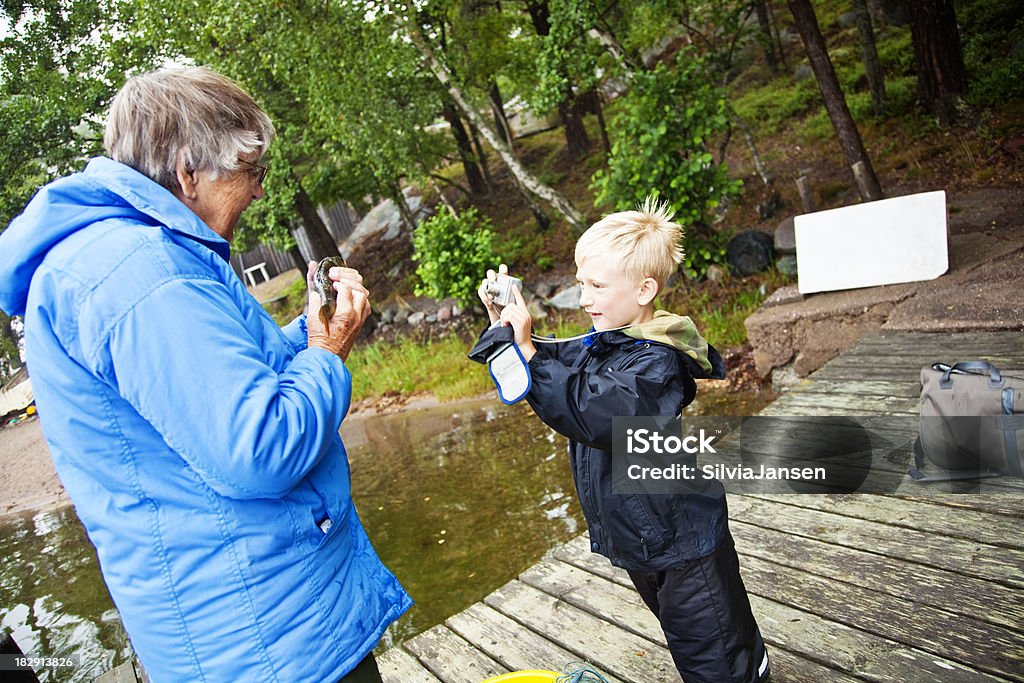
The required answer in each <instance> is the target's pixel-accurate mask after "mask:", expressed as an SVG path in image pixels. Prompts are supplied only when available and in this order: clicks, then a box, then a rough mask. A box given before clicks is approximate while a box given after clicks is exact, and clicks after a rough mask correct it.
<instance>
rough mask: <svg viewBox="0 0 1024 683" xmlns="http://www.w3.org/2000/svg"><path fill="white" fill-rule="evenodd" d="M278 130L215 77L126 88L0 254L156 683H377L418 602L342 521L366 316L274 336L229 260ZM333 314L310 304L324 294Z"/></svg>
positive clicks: (38, 380) (340, 309)
mask: <svg viewBox="0 0 1024 683" xmlns="http://www.w3.org/2000/svg"><path fill="white" fill-rule="evenodd" d="M272 136H273V126H272V125H271V123H270V120H269V118H268V117H267V115H266V114H265V113H263V111H261V110H260V108H259V107H258V106H257V105H256V103H255V102H254V101H253V100H252V98H251V97H249V96H248V95H247V94H246V93H245V92H243V91H242V90H240V89H239V88H238V86H236V85H235V84H234V83H232V82H231V81H230V80H228V79H227V78H225V77H223V76H221V75H218V74H216V73H214V72H212V71H210V70H208V69H204V68H192V69H185V70H166V71H159V72H155V73H150V74H146V75H142V76H139V77H136V78H133V79H131V80H129V81H128V82H127V83H126V84H125V86H124V88H123V89H122V90H121V92H120V93H118V95H117V97H116V98H115V99H114V102H113V104H112V105H111V111H110V117H109V120H108V123H107V130H106V135H105V137H104V145H105V148H106V151H107V153H108V154H109V158H106V157H98V158H95V159H92V160H91V161H90V162H89V164H88V166H87V167H86V168H85V170H84V171H83V172H82V173H76V174H73V175H71V176H68V177H65V178H62V179H60V180H57V181H55V182H53V183H51V184H50V185H47V186H46V187H44V188H43V189H42V190H41V191H40V192H39V193H38V194H37V195H36V196H35V198H34V199H33V200H32V201H31V203H30V204H29V205H28V207H27V208H26V210H25V212H24V213H23V214H22V215H21V216H19V217H18V218H17V219H15V220H14V221H13V222H12V223H11V225H10V227H9V228H8V229H7V230H6V231H5V232H4V233H3V234H2V235H0V307H2V308H3V310H4V311H6V312H7V313H8V314H13V315H24V316H25V351H26V354H27V361H28V366H29V368H30V371H31V373H32V383H33V388H34V390H35V394H36V400H37V404H38V407H39V415H40V419H41V421H42V426H43V430H44V433H45V435H46V439H47V443H48V444H49V447H50V452H51V454H52V456H53V460H54V463H55V465H56V467H57V471H58V473H59V474H60V478H61V480H62V482H63V483H64V486H65V488H66V489H67V491H68V493H69V494H70V496H71V499H72V500H73V501H74V504H75V507H76V509H77V511H78V515H79V517H80V518H81V520H82V522H83V523H84V525H85V527H86V529H87V530H88V533H89V538H90V539H91V540H92V542H93V544H94V545H95V546H96V551H97V554H98V556H99V561H100V566H101V567H102V570H103V576H104V578H105V580H106V583H107V586H108V588H109V589H110V593H111V595H112V597H113V599H114V602H115V603H116V604H117V607H118V610H119V611H120V613H121V617H122V619H123V621H124V625H125V628H126V630H127V631H128V633H129V635H130V637H131V640H132V644H133V646H134V647H135V650H136V652H137V653H138V656H139V658H140V659H141V661H142V664H143V666H144V667H145V668H146V671H147V672H148V673H149V675H150V678H151V679H152V680H154V681H173V682H175V683H177V682H180V681H289V682H291V681H318V682H319V681H337V680H339V679H344V680H345V681H357V680H358V681H363V680H379V674H378V673H377V667H376V664H375V663H374V661H373V657H372V654H370V653H371V650H372V649H373V647H374V646H375V645H376V644H377V642H378V640H379V638H380V637H381V634H382V633H383V632H384V630H385V629H386V628H387V626H388V625H389V624H390V623H391V622H392V621H394V620H395V619H396V618H398V616H399V615H401V614H402V613H403V612H404V611H405V610H406V609H408V608H409V606H410V604H411V600H410V599H409V597H408V595H406V593H405V591H404V590H403V589H402V587H401V586H400V585H399V583H398V581H397V580H396V579H395V578H394V576H392V574H391V573H390V572H389V571H388V570H387V569H386V568H385V567H384V566H383V565H382V564H381V562H380V560H379V559H378V558H377V555H376V553H375V552H374V550H373V548H372V547H371V545H370V541H369V539H368V538H367V536H366V533H365V531H364V530H363V527H362V524H361V523H360V521H359V518H358V516H357V514H356V510H355V507H354V506H353V504H352V498H351V494H350V485H349V469H348V461H347V457H346V454H345V449H344V447H343V445H342V443H341V439H340V438H339V436H338V428H339V425H340V424H341V421H342V419H343V418H344V416H345V412H346V411H347V409H348V406H349V400H350V395H351V380H350V376H349V372H348V370H347V369H346V368H345V364H344V360H345V356H346V355H347V352H348V349H349V348H350V347H351V343H352V339H353V338H354V336H355V335H356V333H357V332H358V330H359V328H360V326H361V325H362V323H363V321H364V320H365V318H366V315H367V313H368V311H369V304H368V302H367V293H366V290H365V289H363V287H362V285H361V278H360V276H359V274H358V273H357V272H355V271H354V270H350V269H342V268H334V269H332V270H331V273H330V276H331V278H332V279H333V280H335V284H334V287H335V289H336V290H337V296H338V304H337V311H336V313H335V315H334V317H333V318H331V319H330V320H328V321H327V322H328V324H327V325H326V326H325V325H324V324H323V323H321V322H320V321H319V320H318V319H317V316H315V315H314V316H309V317H308V318H307V317H306V316H301V317H299V318H298V319H297V320H295V321H294V322H292V323H291V324H289V325H288V326H286V327H284V328H280V327H278V326H277V325H275V324H274V322H273V320H272V319H271V318H270V316H269V315H267V313H266V312H264V310H263V309H262V308H261V307H260V305H259V304H258V303H257V302H256V300H255V299H253V297H252V296H250V295H249V293H248V292H247V291H246V289H245V286H244V285H243V284H242V282H241V281H240V280H239V278H238V277H237V276H236V275H235V273H234V272H233V271H232V269H231V267H230V265H229V263H228V255H229V246H228V242H229V241H230V239H231V236H232V231H233V230H234V227H235V224H236V223H237V221H238V218H239V215H240V214H241V213H242V211H243V210H245V208H246V207H247V206H248V205H249V203H250V202H252V201H254V200H256V199H259V198H260V197H262V196H263V188H262V186H261V183H262V181H263V177H264V175H265V173H266V168H264V167H262V166H260V165H259V162H260V158H261V156H262V155H263V153H264V151H265V150H266V148H267V144H268V143H269V142H270V139H271V137H272ZM317 303H318V304H319V297H317Z"/></svg>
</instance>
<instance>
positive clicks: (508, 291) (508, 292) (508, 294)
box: [484, 273, 523, 306]
mask: <svg viewBox="0 0 1024 683" xmlns="http://www.w3.org/2000/svg"><path fill="white" fill-rule="evenodd" d="M484 287H485V291H486V292H487V293H488V294H490V295H491V300H492V301H494V303H495V305H497V306H508V305H509V304H512V303H515V301H516V295H515V294H514V293H513V292H512V288H513V287H515V288H516V289H518V290H519V291H520V292H521V291H523V281H522V280H520V279H519V278H517V277H512V276H511V275H505V274H504V273H499V274H498V279H497V280H487V283H486V284H485V285H484Z"/></svg>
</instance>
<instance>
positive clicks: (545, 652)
mask: <svg viewBox="0 0 1024 683" xmlns="http://www.w3.org/2000/svg"><path fill="white" fill-rule="evenodd" d="M445 623H446V624H447V625H448V628H450V629H451V630H452V631H454V632H455V633H458V634H459V635H460V636H462V637H463V638H465V639H466V640H467V641H469V642H470V643H472V644H473V645H475V646H476V647H477V648H478V649H479V650H481V651H482V652H484V653H486V654H487V655H488V656H490V657H491V658H493V659H494V660H496V661H498V662H500V663H501V664H502V665H503V666H505V667H507V668H508V669H510V670H512V671H519V670H523V669H547V670H550V671H562V670H563V669H564V667H566V666H567V665H569V664H570V663H572V662H577V661H581V658H580V657H579V656H578V655H575V654H573V653H572V652H569V651H568V650H566V649H565V648H563V647H561V646H559V645H558V644H556V643H554V642H552V641H551V640H548V639H547V638H545V637H543V636H541V635H539V634H538V633H536V632H534V631H532V630H530V629H529V628H527V627H525V626H523V625H522V624H520V623H518V622H517V621H515V620H513V619H510V618H509V617H507V616H505V615H504V614H502V613H501V612H498V611H497V610H495V609H494V608H492V607H490V606H488V605H485V604H483V603H477V604H475V605H472V606H470V607H469V608H467V609H465V610H463V611H462V612H459V613H458V614H456V615H455V616H453V617H450V618H449V619H448V620H447V621H446V622H445ZM589 664H590V665H591V666H594V667H596V666H597V665H596V664H594V663H593V662H589ZM602 673H604V672H602ZM606 678H608V680H609V683H618V680H619V679H617V678H614V677H611V675H610V674H608V675H607V676H606ZM622 683H629V682H628V681H623V682H622Z"/></svg>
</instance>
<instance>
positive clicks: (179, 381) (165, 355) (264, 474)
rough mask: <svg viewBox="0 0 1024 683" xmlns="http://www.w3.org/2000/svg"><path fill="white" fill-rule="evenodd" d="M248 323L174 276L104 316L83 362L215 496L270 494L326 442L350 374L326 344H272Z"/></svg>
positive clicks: (204, 287) (205, 287)
mask: <svg viewBox="0 0 1024 683" xmlns="http://www.w3.org/2000/svg"><path fill="white" fill-rule="evenodd" d="M252 329H253V327H252V326H247V325H245V324H244V320H243V317H242V315H241V313H240V312H239V311H238V308H237V305H236V304H235V302H234V301H232V299H231V297H230V295H229V293H228V291H227V290H226V288H225V287H224V286H223V285H222V284H220V283H218V282H215V281H212V280H203V279H183V278H174V279H170V280H168V281H165V282H163V283H159V284H155V285H154V286H153V289H152V290H151V291H149V292H147V293H146V294H145V295H143V296H141V297H140V298H139V299H138V300H137V301H136V302H135V303H134V305H132V306H131V307H130V308H129V309H128V310H126V311H124V312H123V313H122V314H121V315H119V316H118V317H116V318H115V319H113V320H112V322H111V323H110V327H109V330H108V331H107V333H106V334H104V335H103V336H102V337H101V338H100V340H99V343H98V344H97V346H96V348H94V349H93V350H92V351H91V353H90V357H91V358H92V359H93V363H94V364H95V372H96V374H97V375H98V376H99V377H101V378H103V379H104V380H105V381H107V382H109V383H110V384H111V385H112V386H114V387H115V389H116V390H117V392H118V394H119V395H120V396H121V397H123V399H124V400H125V401H127V402H128V403H130V404H131V406H132V407H133V408H134V410H135V411H136V412H137V413H138V414H139V415H140V416H142V417H143V418H144V419H145V420H146V421H147V422H148V423H149V424H150V425H151V426H152V427H153V429H155V430H156V431H157V432H158V433H159V434H160V435H161V436H162V437H163V439H164V441H165V442H166V443H167V444H168V445H169V446H170V447H171V448H173V449H174V450H175V451H176V452H177V453H179V454H180V456H181V457H182V458H183V459H184V460H185V461H186V462H187V463H188V464H189V465H190V466H191V467H192V468H193V469H194V470H195V471H196V472H197V473H198V474H199V476H200V477H201V478H202V479H203V480H204V481H205V482H206V483H207V484H208V485H209V486H210V487H211V488H212V489H213V490H215V491H216V492H217V493H219V494H221V495H224V496H228V497H233V498H266V497H279V496H281V495H283V494H285V493H286V492H287V491H289V490H290V489H291V488H293V487H294V486H295V485H296V484H297V483H298V482H299V481H301V480H302V478H303V477H305V476H306V474H307V473H308V472H309V471H310V470H311V469H312V468H313V467H314V466H315V465H316V464H317V462H318V461H319V460H320V458H321V457H322V456H323V454H324V453H325V452H326V451H327V449H328V448H329V446H330V444H331V442H332V440H333V439H335V438H337V433H338V428H339V426H340V424H341V420H342V418H343V417H344V415H345V413H346V411H347V410H348V406H349V400H350V397H351V378H350V375H349V372H348V370H347V369H346V368H345V366H344V364H343V363H342V361H341V359H340V358H338V357H337V356H335V355H333V354H331V353H329V352H327V351H324V350H322V349H317V348H312V349H306V348H303V350H301V351H299V352H298V353H292V352H291V350H285V349H280V350H278V349H277V348H276V347H275V342H274V341H273V340H269V341H268V340H266V339H260V338H256V337H254V333H253V332H252V331H251V330H252ZM257 336H258V335H257ZM280 344H281V340H280V337H278V340H277V342H276V345H277V346H280ZM275 366H277V367H275Z"/></svg>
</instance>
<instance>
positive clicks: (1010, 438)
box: [996, 388, 1024, 477]
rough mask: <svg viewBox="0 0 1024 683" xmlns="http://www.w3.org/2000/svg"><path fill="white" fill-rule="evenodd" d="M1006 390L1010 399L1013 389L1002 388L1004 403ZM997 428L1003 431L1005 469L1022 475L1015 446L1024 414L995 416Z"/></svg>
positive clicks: (1022, 425)
mask: <svg viewBox="0 0 1024 683" xmlns="http://www.w3.org/2000/svg"><path fill="white" fill-rule="evenodd" d="M1006 392H1010V395H1011V400H1012V395H1013V389H1009V388H1007V389H1004V390H1003V398H1004V403H1005V398H1006ZM996 420H997V421H998V424H999V429H1001V430H1002V431H1003V452H1004V453H1005V454H1006V469H1007V470H1008V474H1011V475H1013V476H1014V477H1020V476H1024V475H1022V474H1021V466H1020V455H1021V454H1020V450H1019V449H1018V448H1017V432H1019V431H1020V430H1022V429H1024V415H1012V414H1011V415H1000V416H999V417H997V418H996Z"/></svg>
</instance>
